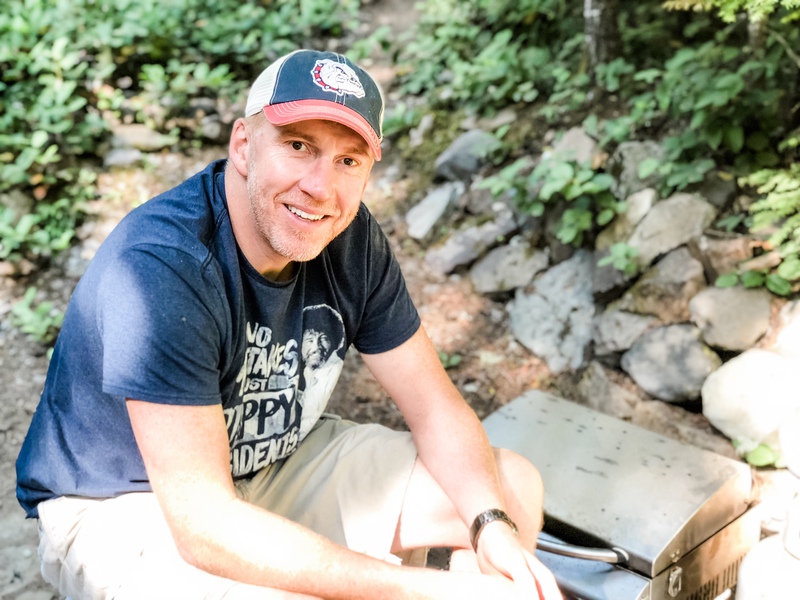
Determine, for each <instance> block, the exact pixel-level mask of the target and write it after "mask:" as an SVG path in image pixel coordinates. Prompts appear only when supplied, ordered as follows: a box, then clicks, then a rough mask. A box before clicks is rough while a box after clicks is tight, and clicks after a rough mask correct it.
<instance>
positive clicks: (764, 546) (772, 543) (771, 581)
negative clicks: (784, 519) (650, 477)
mask: <svg viewBox="0 0 800 600" xmlns="http://www.w3.org/2000/svg"><path fill="white" fill-rule="evenodd" d="M798 589H800V558H798V557H797V556H795V555H793V554H790V553H789V552H787V550H786V545H785V544H784V537H783V535H777V534H776V535H772V536H769V537H766V538H764V539H763V540H761V541H760V542H758V544H756V545H755V547H754V548H753V549H752V550H750V551H749V552H748V553H747V554H746V555H745V557H744V560H742V563H741V565H740V566H739V572H738V575H737V581H736V598H737V600H784V599H788V598H790V597H791V594H793V593H794V592H789V590H795V591H796V590H798Z"/></svg>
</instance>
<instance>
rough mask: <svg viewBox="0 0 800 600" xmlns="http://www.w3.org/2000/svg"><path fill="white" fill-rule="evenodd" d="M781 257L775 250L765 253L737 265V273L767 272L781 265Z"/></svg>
mask: <svg viewBox="0 0 800 600" xmlns="http://www.w3.org/2000/svg"><path fill="white" fill-rule="evenodd" d="M781 260H783V259H782V258H781V255H780V254H779V253H778V251H777V250H773V251H772V252H766V253H764V254H761V255H760V256H756V257H755V258H751V259H750V260H746V261H745V262H743V263H741V264H740V265H739V271H768V270H770V269H774V268H775V267H777V266H778V265H779V264H781Z"/></svg>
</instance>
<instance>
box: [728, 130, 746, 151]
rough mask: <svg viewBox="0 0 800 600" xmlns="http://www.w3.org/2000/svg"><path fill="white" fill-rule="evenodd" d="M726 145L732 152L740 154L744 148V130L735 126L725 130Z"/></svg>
mask: <svg viewBox="0 0 800 600" xmlns="http://www.w3.org/2000/svg"><path fill="white" fill-rule="evenodd" d="M725 143H726V145H727V146H728V148H729V149H730V150H731V151H732V152H740V151H741V150H742V148H743V147H744V129H742V127H741V125H735V126H733V127H728V128H727V129H725Z"/></svg>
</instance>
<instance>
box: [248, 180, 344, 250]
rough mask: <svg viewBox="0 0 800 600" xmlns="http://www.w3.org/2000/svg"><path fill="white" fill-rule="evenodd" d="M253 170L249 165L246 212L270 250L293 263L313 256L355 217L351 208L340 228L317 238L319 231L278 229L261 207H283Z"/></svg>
mask: <svg viewBox="0 0 800 600" xmlns="http://www.w3.org/2000/svg"><path fill="white" fill-rule="evenodd" d="M256 172H257V171H255V170H254V169H252V168H251V169H250V170H249V173H250V174H249V176H248V177H247V196H248V199H249V203H250V212H251V214H252V216H253V220H254V221H255V224H256V228H257V231H258V234H259V235H260V236H261V239H262V240H263V241H264V242H265V243H266V244H267V245H268V246H269V248H270V249H271V250H272V251H273V252H274V253H276V254H278V255H279V256H282V257H283V258H286V259H288V260H290V261H294V262H308V261H310V260H313V259H315V258H316V257H317V256H319V255H320V253H321V252H322V251H323V250H324V249H325V247H326V246H327V245H328V244H329V243H330V242H331V241H333V239H334V238H335V237H336V236H337V235H339V233H341V232H342V231H343V230H344V229H345V228H346V227H347V225H349V224H350V222H352V220H353V219H354V218H355V211H354V212H353V214H352V215H351V216H349V218H348V219H346V224H345V225H344V226H343V227H341V229H340V230H338V231H332V232H331V231H330V230H328V232H329V233H327V235H326V236H325V238H320V235H321V234H322V230H321V231H320V235H315V236H311V235H304V234H302V233H301V232H299V231H297V230H293V229H291V228H289V229H285V228H281V227H280V226H279V225H278V224H276V223H273V222H271V219H270V217H269V211H267V210H265V209H264V206H265V205H266V204H268V203H274V204H275V206H276V207H277V209H278V210H287V209H286V208H284V207H283V206H278V205H279V204H280V202H278V200H277V198H276V197H275V196H274V195H273V194H272V193H271V192H270V191H269V189H268V188H267V186H264V185H262V182H261V180H260V178H259V177H258V176H256V175H255V173H256ZM329 218H330V217H329ZM339 218H341V217H339Z"/></svg>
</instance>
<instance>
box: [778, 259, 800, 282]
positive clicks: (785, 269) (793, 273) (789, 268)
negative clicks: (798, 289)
mask: <svg viewBox="0 0 800 600" xmlns="http://www.w3.org/2000/svg"><path fill="white" fill-rule="evenodd" d="M775 271H776V273H777V274H778V275H780V276H781V277H783V278H784V279H785V280H787V281H795V280H797V279H800V258H797V257H792V258H787V259H785V260H784V261H783V262H782V263H781V264H780V265H778V268H777V269H776V270H775Z"/></svg>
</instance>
